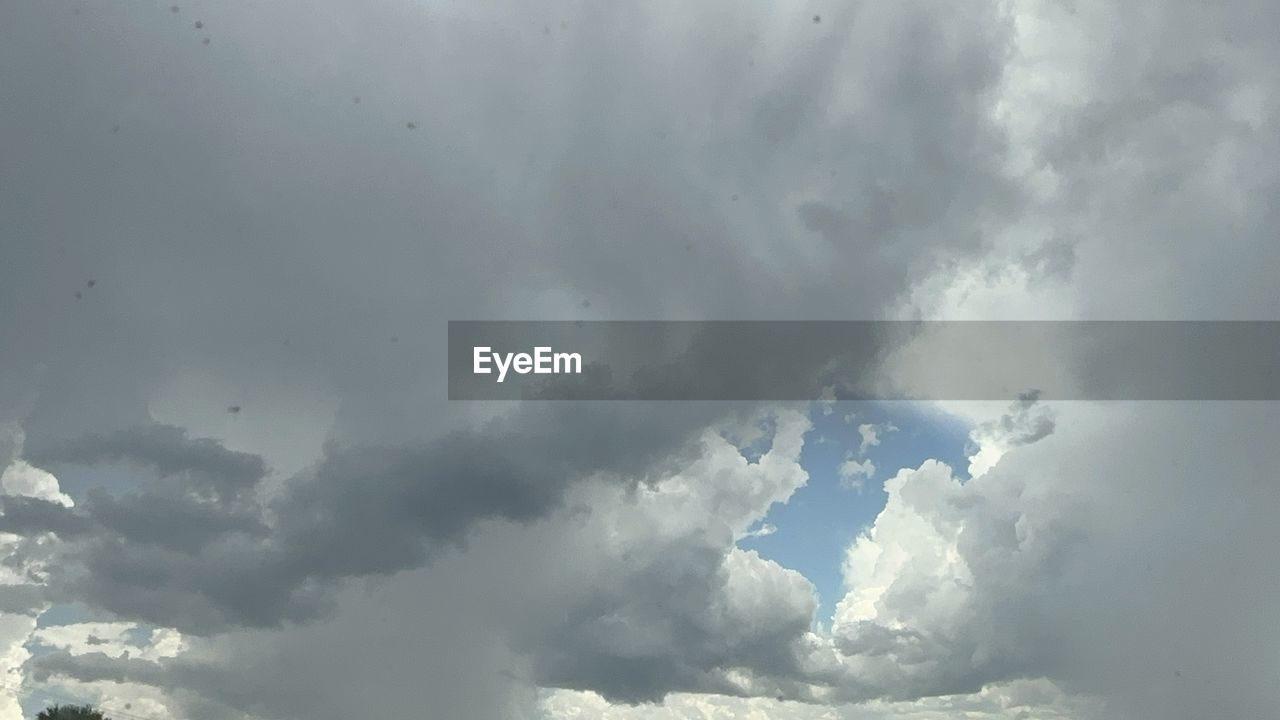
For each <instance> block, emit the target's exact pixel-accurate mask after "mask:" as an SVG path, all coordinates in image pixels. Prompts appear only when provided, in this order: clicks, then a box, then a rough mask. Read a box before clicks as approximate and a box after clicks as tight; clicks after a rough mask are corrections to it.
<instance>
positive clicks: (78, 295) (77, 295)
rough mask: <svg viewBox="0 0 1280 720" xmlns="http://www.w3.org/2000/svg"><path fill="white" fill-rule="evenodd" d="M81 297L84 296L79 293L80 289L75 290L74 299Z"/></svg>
mask: <svg viewBox="0 0 1280 720" xmlns="http://www.w3.org/2000/svg"><path fill="white" fill-rule="evenodd" d="M82 297H84V295H81V294H80V291H79V290H77V291H76V299H77V300H79V299H80V298H82Z"/></svg>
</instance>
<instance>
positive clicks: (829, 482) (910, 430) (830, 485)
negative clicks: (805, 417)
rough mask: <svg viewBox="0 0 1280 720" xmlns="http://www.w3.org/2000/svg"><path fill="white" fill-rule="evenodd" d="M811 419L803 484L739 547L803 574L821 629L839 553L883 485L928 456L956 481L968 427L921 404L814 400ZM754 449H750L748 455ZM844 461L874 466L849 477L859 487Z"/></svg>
mask: <svg viewBox="0 0 1280 720" xmlns="http://www.w3.org/2000/svg"><path fill="white" fill-rule="evenodd" d="M811 419H812V421H813V429H812V430H810V431H809V434H808V435H807V436H806V437H805V445H804V450H803V452H802V453H801V458H800V462H801V465H802V466H803V467H804V468H805V470H806V471H808V473H809V482H808V484H807V485H806V486H805V487H803V488H801V489H800V490H798V491H797V492H796V493H795V494H794V495H793V496H792V497H791V500H790V501H789V502H787V503H785V504H778V505H775V506H774V507H773V508H771V509H770V511H769V514H768V515H767V516H766V517H765V519H764V520H763V522H762V523H761V527H764V528H766V529H768V530H770V531H771V532H768V533H767V534H763V533H762V534H758V535H756V536H753V537H748V538H745V539H743V540H742V541H741V542H740V543H739V546H741V547H743V548H746V549H752V550H755V551H757V552H759V553H760V555H761V556H762V557H765V558H768V559H771V560H773V561H775V562H777V563H779V564H780V565H782V566H783V567H788V568H791V569H793V570H796V571H798V572H800V573H801V574H803V575H804V576H805V577H807V578H808V579H809V580H810V581H811V582H812V583H813V584H814V586H815V588H816V589H817V592H818V599H819V607H818V613H817V616H816V623H817V624H819V625H821V626H822V627H829V625H830V620H831V615H832V613H833V612H834V611H835V605H836V603H837V602H838V601H839V600H840V598H841V597H842V596H843V594H844V581H843V576H842V572H841V568H842V566H843V564H844V556H845V551H846V549H847V548H848V547H849V545H850V544H852V542H853V541H854V540H855V539H856V538H857V536H858V535H859V534H861V533H862V532H864V531H865V530H867V529H868V528H870V526H871V524H872V523H873V522H874V521H875V518H876V516H877V515H879V514H880V511H881V510H883V509H884V505H885V501H886V499H887V495H886V494H885V492H884V481H885V480H887V479H889V478H891V477H893V476H894V475H895V474H897V472H898V470H900V469H902V468H916V467H919V466H920V464H921V463H923V462H924V461H925V460H929V459H937V460H940V461H942V462H945V463H947V464H949V465H951V467H952V468H953V469H954V470H955V472H956V473H957V474H959V475H960V476H961V477H964V476H965V473H966V472H967V469H968V459H967V456H966V446H967V445H968V441H969V431H970V430H971V429H972V428H971V427H969V426H968V425H966V424H964V423H962V422H961V421H959V420H957V419H955V418H954V417H951V416H949V415H945V414H942V413H940V412H938V411H936V410H935V409H933V407H932V406H930V405H928V404H924V403H908V402H879V403H872V402H835V403H818V404H815V405H814V410H813V412H812V413H811ZM868 424H869V425H875V426H877V428H878V432H877V437H878V440H879V443H878V444H877V445H874V446H870V447H867V448H866V452H865V454H863V453H861V449H862V446H863V436H862V434H861V433H860V432H859V428H860V427H861V426H862V425H868ZM889 426H892V427H894V428H896V430H887V428H888V427H889ZM766 449H767V448H766ZM757 451H758V448H753V452H752V453H751V454H750V455H748V457H749V458H750V457H751V455H754V454H755V453H756V452H757ZM851 459H852V460H854V461H858V462H861V461H864V460H869V461H870V462H871V463H872V464H873V465H874V466H875V470H874V472H871V474H870V475H869V476H867V477H859V478H857V479H859V480H861V482H860V486H856V487H855V486H854V485H855V484H854V483H851V482H848V481H847V480H845V479H843V478H842V477H841V474H840V466H841V465H842V464H843V463H845V462H846V461H847V460H851Z"/></svg>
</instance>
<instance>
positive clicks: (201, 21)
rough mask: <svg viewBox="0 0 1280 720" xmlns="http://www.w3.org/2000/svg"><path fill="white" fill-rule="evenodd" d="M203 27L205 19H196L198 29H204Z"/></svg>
mask: <svg viewBox="0 0 1280 720" xmlns="http://www.w3.org/2000/svg"><path fill="white" fill-rule="evenodd" d="M203 27H204V21H203V20H197V21H196V29H197V30H200V29H202V28H203Z"/></svg>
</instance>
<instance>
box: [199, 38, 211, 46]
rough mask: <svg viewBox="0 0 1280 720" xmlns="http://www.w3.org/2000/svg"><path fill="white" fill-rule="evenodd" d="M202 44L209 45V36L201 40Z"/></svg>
mask: <svg viewBox="0 0 1280 720" xmlns="http://www.w3.org/2000/svg"><path fill="white" fill-rule="evenodd" d="M200 44H201V45H208V44H209V38H205V39H203V40H201V41H200Z"/></svg>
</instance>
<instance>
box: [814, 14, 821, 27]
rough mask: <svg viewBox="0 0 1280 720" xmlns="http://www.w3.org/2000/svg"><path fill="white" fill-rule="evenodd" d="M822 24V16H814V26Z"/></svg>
mask: <svg viewBox="0 0 1280 720" xmlns="http://www.w3.org/2000/svg"><path fill="white" fill-rule="evenodd" d="M820 22H822V16H821V15H814V16H813V24H814V25H817V24H818V23H820Z"/></svg>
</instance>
